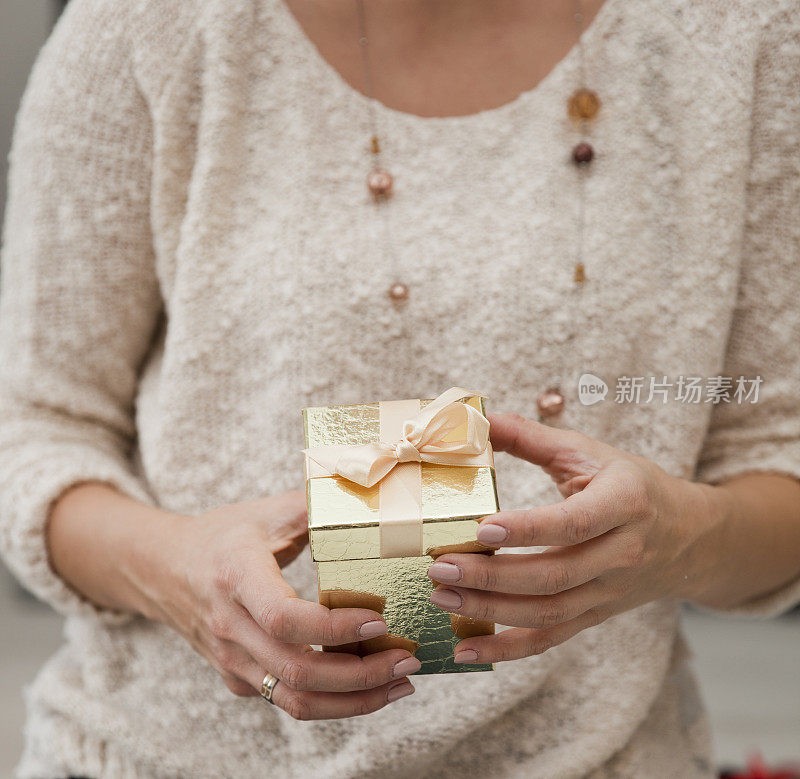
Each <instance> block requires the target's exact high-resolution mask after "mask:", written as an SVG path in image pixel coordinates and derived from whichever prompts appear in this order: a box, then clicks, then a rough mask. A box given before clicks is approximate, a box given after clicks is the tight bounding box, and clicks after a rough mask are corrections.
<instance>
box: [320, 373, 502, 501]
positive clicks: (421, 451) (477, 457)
mask: <svg viewBox="0 0 800 779" xmlns="http://www.w3.org/2000/svg"><path fill="white" fill-rule="evenodd" d="M477 394H478V393H475V392H470V391H469V390H465V389H463V388H461V387H453V388H451V389H449V390H447V392H443V393H442V394H441V395H439V397H438V398H436V399H435V400H433V401H431V402H430V403H429V404H428V405H427V406H426V407H425V408H423V409H422V410H421V411H420V412H419V414H417V416H415V417H414V418H413V419H409V420H406V421H405V422H404V424H403V427H402V430H403V433H402V436H401V437H400V439H399V440H397V441H396V442H385V441H377V442H375V443H370V444H356V445H352V446H349V445H345V444H342V445H340V446H318V447H314V448H313V449H305V450H304V451H305V453H306V455H307V456H308V457H309V459H311V460H313V461H314V462H315V463H317V464H318V465H320V466H321V467H322V468H323V469H324V470H325V472H326V473H327V474H329V475H331V476H342V477H343V478H345V479H347V480H348V481H352V482H355V483H356V484H360V485H362V486H363V487H372V486H373V485H375V484H377V483H378V482H379V481H380V480H381V479H383V478H384V477H385V476H386V475H387V474H388V473H389V472H390V471H391V470H392V469H393V468H394V467H395V466H396V465H398V464H399V463H409V462H416V463H419V462H425V463H437V464H439V465H457V466H473V467H479V466H484V465H487V464H489V465H490V464H491V452H490V451H489V452H487V446H488V444H489V420H488V419H486V417H485V416H484V415H483V414H481V412H480V411H478V409H476V408H475V407H474V406H470V405H468V404H466V403H463V402H462V401H463V400H465V399H467V398H472V397H475V396H476V395H477Z"/></svg>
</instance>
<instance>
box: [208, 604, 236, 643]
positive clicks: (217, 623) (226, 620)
mask: <svg viewBox="0 0 800 779" xmlns="http://www.w3.org/2000/svg"><path fill="white" fill-rule="evenodd" d="M206 625H207V627H208V629H209V631H210V633H211V635H212V636H214V638H218V639H222V640H225V639H229V638H230V637H231V634H232V629H231V628H232V625H231V619H230V616H229V615H228V614H227V613H226V612H225V611H223V610H221V609H212V610H211V612H210V613H209V615H208V618H207V620H206Z"/></svg>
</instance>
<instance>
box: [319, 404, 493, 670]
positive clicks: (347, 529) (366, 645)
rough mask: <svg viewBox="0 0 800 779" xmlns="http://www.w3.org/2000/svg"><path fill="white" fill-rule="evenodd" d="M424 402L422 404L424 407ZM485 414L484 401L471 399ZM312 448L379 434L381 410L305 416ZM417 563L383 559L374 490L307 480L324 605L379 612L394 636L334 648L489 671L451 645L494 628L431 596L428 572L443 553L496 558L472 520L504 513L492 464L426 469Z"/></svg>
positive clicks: (330, 410)
mask: <svg viewBox="0 0 800 779" xmlns="http://www.w3.org/2000/svg"><path fill="white" fill-rule="evenodd" d="M428 402H430V401H425V400H423V401H422V402H421V405H422V406H423V407H424V406H425V405H426V404H427V403H428ZM466 402H467V403H470V404H471V405H473V406H475V407H476V408H478V409H479V410H480V411H481V412H483V410H484V407H483V399H482V398H481V397H474V398H471V399H469V400H467V401H466ZM303 420H304V427H305V439H306V447H315V446H331V445H335V444H365V443H369V442H371V441H376V440H378V438H379V424H380V419H379V404H377V403H371V404H364V405H354V406H325V407H316V408H307V409H304V410H303ZM421 476H422V542H423V549H424V550H425V554H424V555H423V556H421V557H400V558H389V559H381V557H380V531H379V526H378V520H379V507H378V490H379V486H378V485H376V486H374V487H371V488H367V487H362V486H360V485H358V484H355V483H353V482H350V481H347V480H346V479H343V478H341V477H334V476H320V477H314V478H309V479H308V480H307V482H306V492H307V498H308V518H309V535H310V539H311V552H312V557H313V559H314V560H315V561H316V562H317V568H318V578H319V590H320V602H321V603H323V604H325V605H327V606H329V607H331V608H336V607H348V606H351V607H362V608H370V609H374V610H376V611H378V612H380V613H382V614H383V617H384V619H385V620H386V624H387V625H388V627H389V636H385V637H380V638H377V639H371V640H369V641H364V642H360V643H359V644H357V645H348V646H343V647H335V648H331V649H332V650H339V651H350V652H357V653H359V654H366V653H369V652H375V651H380V650H382V649H386V648H389V647H396V646H401V647H404V648H407V649H409V650H410V651H412V652H414V653H415V655H416V657H417V658H418V659H419V660H420V661H421V662H422V669H421V671H419V673H451V672H465V671H486V670H491V669H492V666H491V665H456V664H455V663H454V662H453V647H454V646H455V645H456V644H457V643H458V642H459V641H460V640H461V639H463V638H467V637H469V636H474V635H488V634H491V633H493V632H494V625H493V624H492V623H490V622H480V621H478V620H472V619H467V618H465V617H460V616H458V615H454V614H448V613H447V612H445V611H443V610H442V609H440V608H438V607H436V606H434V605H433V604H432V603H431V602H430V600H429V597H430V594H431V592H432V590H433V584H432V582H431V581H430V579H429V578H428V576H427V574H426V572H427V570H428V567H429V566H430V564H431V563H432V562H433V560H434V559H435V558H436V557H437V556H438V555H440V554H444V553H445V552H456V551H457V552H482V553H491V550H488V549H487V548H486V547H484V546H482V545H481V544H479V543H478V542H477V541H476V539H475V530H476V522H477V520H479V519H480V518H482V517H484V516H486V515H487V514H491V513H493V512H495V511H497V510H498V504H497V490H496V485H495V475H494V468H491V467H481V468H473V467H463V466H444V465H433V464H429V463H423V464H422V466H421Z"/></svg>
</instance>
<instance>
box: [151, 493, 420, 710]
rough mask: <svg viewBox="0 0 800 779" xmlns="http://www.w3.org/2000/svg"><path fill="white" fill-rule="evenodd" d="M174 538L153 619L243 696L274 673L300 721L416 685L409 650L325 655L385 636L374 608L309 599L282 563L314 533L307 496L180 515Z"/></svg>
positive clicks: (284, 704) (280, 696)
mask: <svg viewBox="0 0 800 779" xmlns="http://www.w3.org/2000/svg"><path fill="white" fill-rule="evenodd" d="M173 527H174V528H175V531H174V532H175V534H176V535H174V536H173V537H172V539H171V540H172V541H173V542H174V543H170V544H169V549H170V552H169V557H170V558H171V562H170V563H169V564H168V566H169V576H168V580H169V586H165V587H154V588H152V589H151V590H150V599H151V606H152V607H153V613H152V615H151V616H153V617H154V618H156V619H158V620H159V621H162V622H165V623H166V624H168V625H170V626H171V627H172V628H174V629H175V630H177V631H178V632H179V633H180V634H181V635H182V636H183V637H184V638H186V640H187V641H189V643H190V644H191V645H192V646H193V647H194V649H195V650H196V651H197V652H199V653H200V654H201V655H202V656H203V657H204V658H205V659H206V660H208V662H209V663H210V664H211V665H212V666H213V667H214V668H215V669H216V670H217V672H218V673H219V674H220V676H221V677H222V679H223V681H224V682H225V684H226V685H227V686H228V688H229V689H230V690H231V691H232V692H233V693H234V694H236V695H242V696H251V695H258V694H259V691H260V689H261V683H262V680H263V678H264V676H265V675H266V674H267V673H271V674H273V675H274V676H277V677H278V679H280V683H279V684H278V685H277V686H276V687H275V691H274V693H273V701H274V702H275V704H276V705H277V706H279V707H280V708H281V709H283V710H284V711H286V712H287V713H288V714H289V715H291V716H292V717H294V718H295V719H299V720H310V719H334V718H340V717H354V716H357V715H359V714H369V713H371V712H373V711H377V710H378V709H380V708H382V707H383V706H385V705H386V704H387V703H391V702H392V701H395V700H398V699H400V698H402V697H405V696H406V695H410V694H411V693H413V692H414V687H413V686H412V684H411V682H410V681H408V679H407V678H406V676H407V675H408V674H411V673H414V672H415V671H417V670H419V668H420V663H419V661H418V660H417V659H416V658H415V657H413V656H412V655H411V654H410V653H409V652H407V651H405V650H403V649H390V650H386V651H384V652H378V653H375V654H372V655H368V656H366V657H358V656H356V655H353V654H347V653H340V652H321V651H318V650H314V649H312V647H311V645H312V644H324V645H327V646H335V645H340V644H347V643H351V642H355V641H359V640H362V639H367V638H373V637H375V636H379V635H384V634H385V633H386V632H387V628H386V623H385V622H384V621H383V618H382V617H381V615H380V614H378V613H377V612H375V611H369V610H367V609H344V608H341V609H328V608H326V607H324V606H321V605H320V604H319V603H313V602H310V601H305V600H301V599H300V598H299V597H298V596H297V594H296V593H295V591H294V590H293V589H292V588H291V587H290V586H289V584H287V582H286V580H285V579H284V578H283V575H282V574H281V570H280V566H281V565H285V564H287V563H288V562H290V561H291V560H292V559H294V557H296V556H297V554H298V553H299V551H300V550H301V549H302V548H303V546H304V545H305V540H306V537H307V529H306V528H307V525H306V507H305V495H304V493H303V492H301V491H294V492H287V493H284V494H282V495H276V496H273V497H269V498H264V499H261V500H255V501H251V502H248V503H238V504H233V505H229V506H223V507H221V508H216V509H213V510H212V511H208V512H207V513H205V514H202V515H200V516H197V517H180V518H177V520H176V522H175V524H174V525H173Z"/></svg>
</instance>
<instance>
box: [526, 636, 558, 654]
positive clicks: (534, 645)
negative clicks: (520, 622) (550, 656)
mask: <svg viewBox="0 0 800 779" xmlns="http://www.w3.org/2000/svg"><path fill="white" fill-rule="evenodd" d="M552 648H553V640H552V638H550V636H547V635H544V634H543V635H540V636H534V637H533V638H532V639H531V643H530V652H531V654H532V655H543V654H544V653H545V652H546V651H547V650H548V649H552Z"/></svg>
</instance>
